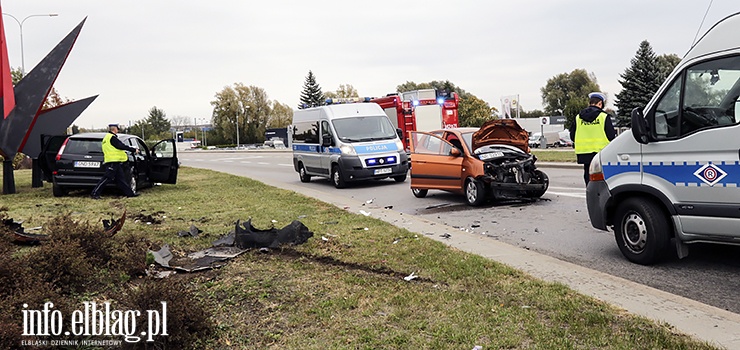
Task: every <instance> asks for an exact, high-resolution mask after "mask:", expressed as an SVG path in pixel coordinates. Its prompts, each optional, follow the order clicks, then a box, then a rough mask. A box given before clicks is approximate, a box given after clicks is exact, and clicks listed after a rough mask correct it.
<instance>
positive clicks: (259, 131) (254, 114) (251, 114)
mask: <svg viewBox="0 0 740 350" xmlns="http://www.w3.org/2000/svg"><path fill="white" fill-rule="evenodd" d="M215 97H216V99H215V100H214V101H211V105H212V106H213V115H212V124H213V127H214V129H215V130H214V133H216V134H219V135H220V137H221V138H223V139H224V140H228V141H229V142H233V143H236V129H237V127H236V123H237V121H238V122H239V142H240V143H261V142H263V141H264V140H265V129H267V123H268V120H269V118H270V114H271V112H272V107H271V101H270V100H269V99H268V97H267V93H266V92H265V90H264V89H262V88H259V87H256V86H246V85H244V84H242V83H236V84H234V86H233V87H231V86H227V87H225V88H224V89H223V90H221V92H218V93H216V96H215ZM209 137H210V133H209ZM214 141H216V140H214ZM209 143H211V142H210V140H209Z"/></svg>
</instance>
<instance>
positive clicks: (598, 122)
mask: <svg viewBox="0 0 740 350" xmlns="http://www.w3.org/2000/svg"><path fill="white" fill-rule="evenodd" d="M605 103H606V95H604V94H603V93H601V92H592V93H590V94H588V107H586V108H585V109H584V110H582V111H581V112H580V113H578V116H576V118H575V121H574V123H573V124H571V126H570V128H569V131H570V139H571V140H573V143H574V144H575V151H576V158H577V161H578V164H583V181H585V182H586V185H588V168H589V166H590V165H591V160H592V159H594V156H596V153H599V151H601V149H603V148H604V147H606V145H608V144H609V142H610V141H611V140H614V137H616V132H615V131H614V125H612V119H611V118H610V117H609V115H608V114H607V113H606V112H604V104H605Z"/></svg>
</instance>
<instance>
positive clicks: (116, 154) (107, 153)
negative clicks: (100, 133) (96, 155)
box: [103, 133, 128, 163]
mask: <svg viewBox="0 0 740 350" xmlns="http://www.w3.org/2000/svg"><path fill="white" fill-rule="evenodd" d="M112 137H113V134H112V133H108V134H106V135H105V137H103V163H112V162H119V163H122V162H125V161H127V160H128V155H127V154H126V152H124V151H122V150H120V149H118V148H115V147H113V145H111V144H110V139H111V138H112Z"/></svg>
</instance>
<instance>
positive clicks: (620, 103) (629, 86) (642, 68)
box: [615, 40, 671, 126]
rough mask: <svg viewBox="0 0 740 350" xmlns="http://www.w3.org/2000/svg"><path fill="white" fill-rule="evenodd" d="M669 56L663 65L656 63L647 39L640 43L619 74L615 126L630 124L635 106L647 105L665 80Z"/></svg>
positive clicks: (656, 59) (656, 60)
mask: <svg viewBox="0 0 740 350" xmlns="http://www.w3.org/2000/svg"><path fill="white" fill-rule="evenodd" d="M670 60H671V58H669V57H666V58H665V59H664V65H663V68H662V69H661V65H660V64H658V58H657V57H656V56H655V53H654V52H653V48H652V47H651V46H650V43H649V42H648V41H647V40H644V41H643V42H641V43H640V48H639V49H637V53H636V54H635V57H633V58H632V59H631V60H630V67H629V68H627V69H625V70H624V73H622V74H620V77H621V78H622V80H619V83H620V84H621V85H622V91H620V92H619V93H618V94H617V96H616V98H617V102H616V104H615V106H616V107H617V126H630V125H631V114H632V110H633V109H635V108H638V107H640V108H642V107H645V105H647V103H648V102H649V101H650V98H652V97H653V95H654V94H655V92H656V91H658V88H659V87H660V85H661V84H663V80H665V73H663V71H665V69H667V64H670V62H671V61H670Z"/></svg>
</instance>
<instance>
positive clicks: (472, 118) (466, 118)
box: [457, 94, 494, 127]
mask: <svg viewBox="0 0 740 350" xmlns="http://www.w3.org/2000/svg"><path fill="white" fill-rule="evenodd" d="M463 102H464V103H463ZM457 115H458V118H459V120H458V125H459V126H461V127H463V126H466V127H467V126H474V127H480V126H481V125H483V123H485V122H487V121H489V120H491V119H494V117H493V115H492V114H491V106H489V105H488V103H487V102H486V101H483V100H481V99H479V98H478V97H475V96H473V95H472V94H467V95H466V96H465V97H464V98H460V105H459V106H458V109H457Z"/></svg>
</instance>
